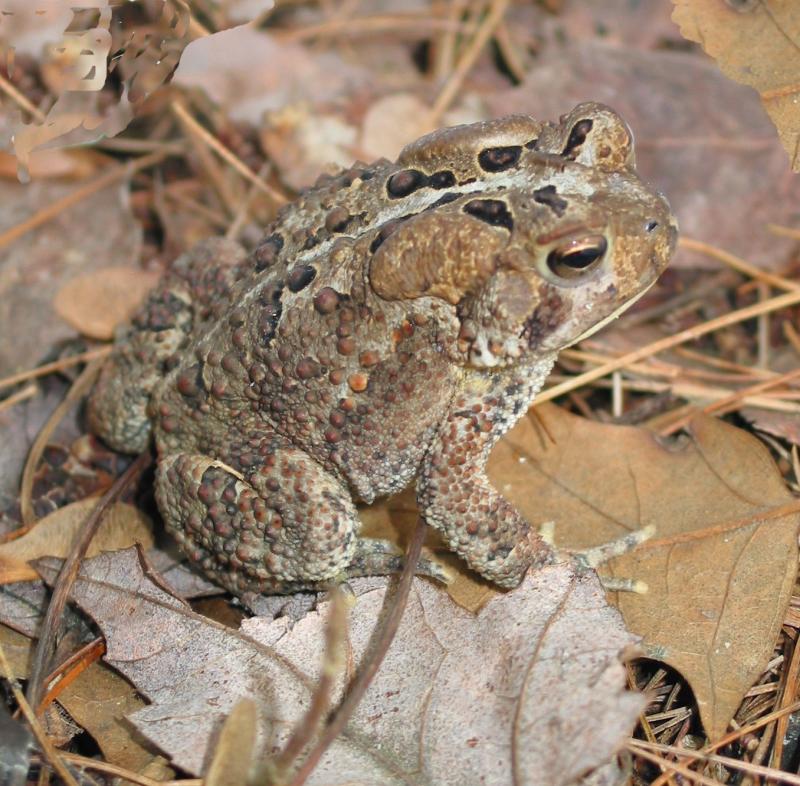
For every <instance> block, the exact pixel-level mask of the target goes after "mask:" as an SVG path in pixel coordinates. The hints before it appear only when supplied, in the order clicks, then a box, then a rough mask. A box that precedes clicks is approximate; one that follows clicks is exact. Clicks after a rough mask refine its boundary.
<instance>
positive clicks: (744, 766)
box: [627, 740, 800, 786]
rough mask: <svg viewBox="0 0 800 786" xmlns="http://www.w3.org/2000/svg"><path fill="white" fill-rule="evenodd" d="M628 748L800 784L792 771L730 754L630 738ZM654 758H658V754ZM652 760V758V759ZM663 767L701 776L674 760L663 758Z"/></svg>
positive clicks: (798, 776)
mask: <svg viewBox="0 0 800 786" xmlns="http://www.w3.org/2000/svg"><path fill="white" fill-rule="evenodd" d="M627 747H628V750H630V751H631V752H633V753H635V754H636V755H643V754H644V753H645V752H648V753H651V754H653V755H654V754H656V753H668V754H670V755H672V756H679V757H681V758H683V757H689V758H691V759H692V760H694V761H703V762H707V763H710V762H714V763H716V764H722V765H723V766H724V767H728V768H729V769H732V770H739V771H740V772H746V773H749V774H750V775H760V776H763V777H765V778H770V779H771V780H773V781H775V782H776V783H790V784H793V786H800V775H794V774H792V773H790V772H784V771H783V770H776V769H773V768H772V767H763V766H762V765H760V764H751V763H750V762H747V761H740V760H739V759H732V758H731V757H730V756H718V755H717V754H714V753H705V754H702V755H698V752H697V751H688V750H685V749H684V748H676V747H674V746H673V745H659V744H658V743H654V742H644V741H643V740H629V741H628V746H627ZM654 758H656V759H658V757H657V756H654ZM651 760H652V759H651ZM658 763H659V764H660V765H661V766H662V767H666V768H669V769H675V771H676V772H680V774H681V775H686V776H687V777H692V778H695V779H698V778H701V777H703V776H701V775H700V774H699V773H694V772H692V771H691V770H688V772H683V771H682V770H678V769H677V767H678V765H677V764H675V763H674V762H670V761H667V760H666V759H663V760H661V761H659V762H658ZM703 782H704V781H699V780H698V783H703ZM710 782H711V783H714V784H716V783H717V781H710Z"/></svg>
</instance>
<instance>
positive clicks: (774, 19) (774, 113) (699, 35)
mask: <svg viewBox="0 0 800 786" xmlns="http://www.w3.org/2000/svg"><path fill="white" fill-rule="evenodd" d="M672 2H673V3H674V5H675V9H674V10H673V12H672V20H673V21H674V22H675V23H676V24H678V25H679V26H680V28H681V33H682V34H683V36H684V37H685V38H688V39H689V40H690V41H696V42H697V43H699V44H700V45H701V46H702V47H703V49H704V50H705V51H706V53H707V54H708V55H710V56H711V57H713V58H714V59H715V60H716V61H717V65H718V66H719V67H720V70H721V71H722V73H723V74H725V75H726V76H727V77H729V78H730V79H733V80H734V81H736V82H739V83H741V84H743V85H748V86H749V87H752V88H755V89H756V90H757V91H758V92H759V95H760V96H761V103H762V104H763V106H764V109H765V110H766V111H767V114H769V116H770V118H771V119H772V122H773V123H774V124H775V127H776V128H777V129H778V134H779V136H780V138H781V142H782V143H783V146H784V148H785V149H786V152H787V153H788V154H789V157H790V159H791V162H792V169H794V171H795V172H798V171H800V155H798V152H799V151H800V131H798V128H800V101H798V95H800V43H799V42H800V5H798V4H797V3H795V2H791V0H789V2H779V3H769V4H767V3H760V2H754V0H748V1H747V2H741V0H740V1H739V2H735V3H734V2H727V3H720V2H716V3H709V2H708V0H672Z"/></svg>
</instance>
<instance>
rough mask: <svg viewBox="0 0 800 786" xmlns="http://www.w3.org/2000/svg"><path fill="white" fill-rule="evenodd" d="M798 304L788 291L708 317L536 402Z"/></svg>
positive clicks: (550, 391) (797, 298)
mask: <svg viewBox="0 0 800 786" xmlns="http://www.w3.org/2000/svg"><path fill="white" fill-rule="evenodd" d="M798 303H800V291H797V292H787V293H786V294H785V295H778V296H777V297H774V298H770V299H769V300H764V301H763V302H761V303H755V304H753V305H752V306H746V307H745V308H740V309H737V310H736V311H731V312H730V313H729V314H725V316H722V317H717V318H716V319H711V320H709V321H708V322H704V323H703V324H701V325H696V326H695V327H691V328H687V329H686V330H682V331H681V332H680V333H676V334H675V335H674V336H669V337H667V338H662V339H659V340H658V341H653V342H652V343H650V344H647V345H646V346H644V347H641V348H640V349H636V350H634V351H633V352H628V353H627V354H626V355H622V356H621V357H618V358H616V359H615V360H611V361H609V362H608V363H605V364H604V365H602V366H598V367H597V368H594V369H592V370H591V371H587V372H585V373H583V374H579V375H578V376H576V377H572V378H571V379H569V380H567V381H565V382H562V383H561V384H559V385H555V386H553V387H551V388H547V389H546V390H544V391H543V392H542V393H540V394H539V395H538V396H537V397H536V403H537V404H540V403H542V402H544V401H550V400H552V399H554V398H557V397H558V396H562V395H564V394H565V393H569V392H570V391H572V390H575V389H576V388H579V387H582V386H583V385H587V384H588V383H590V382H594V381H595V380H596V379H600V378H601V377H604V376H606V375H607V374H610V373H611V372H612V371H617V370H619V369H623V368H626V367H627V366H629V365H630V364H631V363H637V362H638V361H640V360H644V359H645V358H649V357H651V356H652V355H657V354H658V353H659V352H663V351H664V350H667V349H672V347H677V346H679V345H680V344H685V343H686V342H687V341H693V340H694V339H697V338H700V337H701V336H705V335H707V334H708V333H713V332H714V331H715V330H719V329H720V328H724V327H728V326H729V325H735V324H736V323H737V322H744V321H745V320H748V319H754V318H755V317H758V316H760V315H761V314H768V313H770V312H772V311H778V310H779V309H782V308H787V307H788V306H794V305H797V304H798Z"/></svg>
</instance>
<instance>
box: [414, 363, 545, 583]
mask: <svg viewBox="0 0 800 786" xmlns="http://www.w3.org/2000/svg"><path fill="white" fill-rule="evenodd" d="M553 360H554V358H553V357H546V358H543V359H540V360H538V361H537V362H536V363H535V364H532V365H528V366H525V367H519V366H518V367H515V368H513V369H506V370H501V371H498V372H494V373H492V372H487V371H480V370H478V369H469V370H467V371H466V372H465V376H464V379H463V382H462V385H461V386H460V388H459V392H458V393H457V394H456V396H455V397H454V399H453V403H452V406H451V407H450V410H449V412H448V414H447V416H446V418H445V420H444V422H443V423H442V426H441V428H440V430H439V432H438V435H437V437H436V440H435V441H434V442H433V444H432V446H431V448H430V450H429V452H428V454H427V455H426V457H425V460H424V462H423V466H422V471H421V473H420V478H419V481H418V485H417V499H418V502H419V506H420V510H421V512H422V515H423V516H424V517H425V518H426V520H427V521H428V523H429V524H430V525H431V526H433V527H435V528H436V529H437V530H439V531H440V532H441V533H442V535H443V537H444V539H445V541H446V542H447V544H448V546H449V548H451V549H452V550H453V551H455V552H456V553H458V554H459V555H460V556H461V557H463V559H464V560H465V561H466V562H467V564H468V565H469V566H470V567H471V568H472V569H473V570H475V571H477V572H478V573H480V574H481V575H482V576H484V577H486V578H487V579H490V580H491V581H494V582H495V583H496V584H498V585H500V586H501V587H515V586H517V584H519V582H520V581H521V580H522V577H523V575H524V574H525V571H526V570H527V569H528V568H529V567H531V566H534V567H536V566H540V565H545V564H547V563H550V562H552V561H553V559H554V550H553V548H552V546H550V545H549V544H548V543H547V542H545V540H544V539H543V538H542V537H541V536H540V535H539V533H538V531H536V530H535V529H533V528H532V527H531V525H530V523H529V522H528V521H526V520H525V519H524V518H523V517H522V515H521V514H520V513H519V511H517V510H516V508H514V506H513V505H512V504H511V503H510V502H509V501H508V500H506V499H505V498H504V497H503V496H502V495H501V494H500V493H499V492H498V491H497V490H496V489H495V488H494V487H493V486H492V484H491V483H490V482H489V479H488V478H487V477H486V461H487V459H488V457H489V453H490V452H491V450H492V448H493V447H494V445H495V443H496V442H497V441H498V440H499V439H500V437H502V436H503V434H505V433H506V432H507V431H508V430H509V429H510V428H511V427H512V426H513V425H514V424H515V423H516V422H517V421H518V420H519V419H520V417H522V415H524V414H525V412H526V410H527V409H528V407H529V406H530V404H531V402H532V401H533V398H534V396H535V395H536V393H537V392H538V391H539V389H540V388H541V386H542V384H543V383H544V380H545V378H546V377H547V374H548V373H549V372H550V369H551V367H552V365H553Z"/></svg>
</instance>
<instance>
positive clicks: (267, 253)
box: [253, 232, 283, 272]
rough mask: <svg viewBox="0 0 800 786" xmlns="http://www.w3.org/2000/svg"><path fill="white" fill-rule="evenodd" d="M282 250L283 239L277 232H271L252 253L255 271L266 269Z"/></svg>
mask: <svg viewBox="0 0 800 786" xmlns="http://www.w3.org/2000/svg"><path fill="white" fill-rule="evenodd" d="M282 248H283V237H282V236H281V235H279V234H278V233H277V232H273V233H272V234H271V235H270V236H269V237H268V238H267V239H266V240H264V242H263V243H261V244H260V245H259V246H258V247H257V248H256V250H255V251H254V252H253V259H254V261H255V263H256V264H255V268H256V271H258V272H260V271H262V270H265V269H266V268H268V267H269V266H270V265H271V264H272V263H273V262H275V260H276V259H277V258H278V254H280V252H281V249H282Z"/></svg>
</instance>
